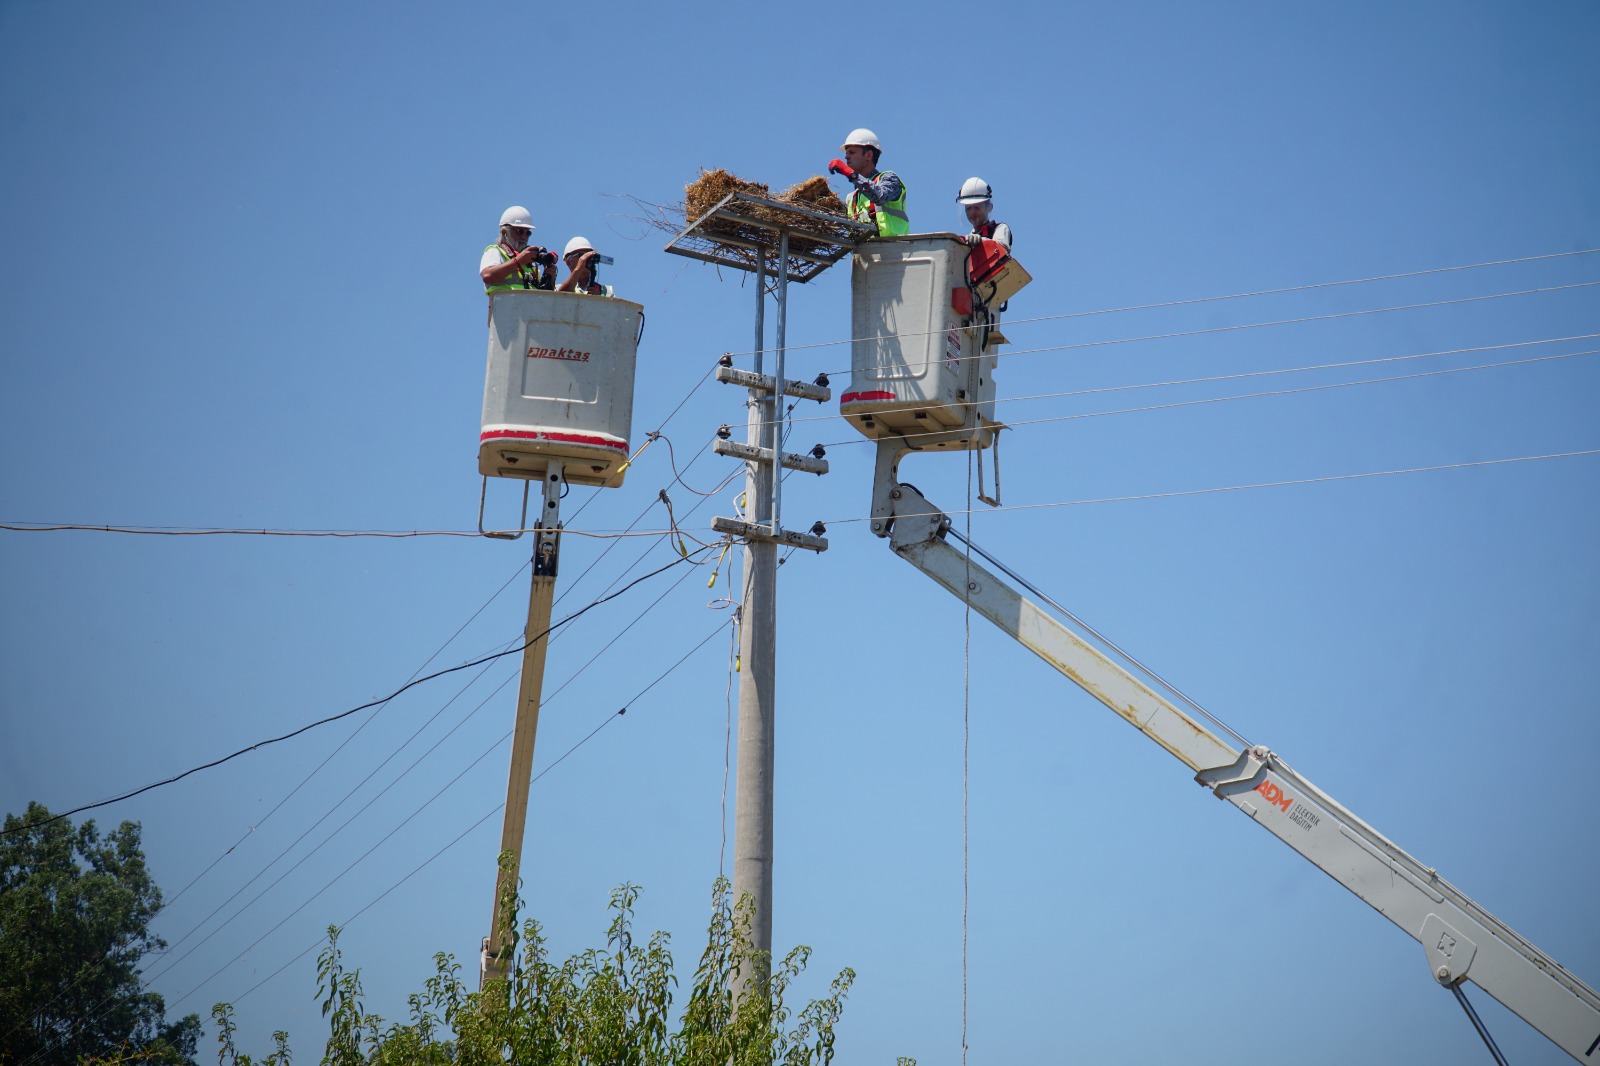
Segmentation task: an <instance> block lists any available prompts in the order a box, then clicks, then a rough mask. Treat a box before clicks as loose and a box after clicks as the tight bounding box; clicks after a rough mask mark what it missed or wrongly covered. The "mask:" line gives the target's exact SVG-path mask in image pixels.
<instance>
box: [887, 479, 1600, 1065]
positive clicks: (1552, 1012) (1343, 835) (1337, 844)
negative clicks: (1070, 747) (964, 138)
mask: <svg viewBox="0 0 1600 1066" xmlns="http://www.w3.org/2000/svg"><path fill="white" fill-rule="evenodd" d="M896 465H897V456H894V455H891V454H888V453H887V451H881V452H880V462H879V484H878V485H877V486H875V491H874V509H873V518H874V522H873V531H874V532H876V533H878V535H880V536H888V537H889V539H890V545H891V547H892V548H893V549H894V551H895V552H896V553H897V554H898V555H900V556H901V557H902V558H904V559H905V560H906V561H908V562H910V563H911V564H912V565H913V566H915V567H916V568H917V569H918V570H921V571H922V572H923V573H924V574H927V575H928V576H929V577H931V578H933V580H934V581H936V582H938V583H939V584H940V585H943V586H944V587H945V588H946V589H948V590H949V591H950V592H951V593H952V594H954V595H955V596H956V597H957V598H959V599H962V600H964V601H966V602H968V603H970V605H971V608H972V610H974V611H976V612H978V613H979V614H981V615H983V616H984V617H986V618H988V619H989V621H991V622H993V623H994V624H995V625H996V626H998V627H999V628H1000V629H1001V630H1002V631H1004V632H1005V633H1007V634H1008V635H1010V636H1011V637H1013V638H1014V639H1016V640H1017V641H1019V642H1020V643H1022V644H1023V645H1024V646H1026V647H1027V648H1028V649H1029V650H1031V651H1032V652H1034V654H1036V655H1038V656H1039V657H1040V658H1041V659H1043V660H1044V661H1045V662H1047V663H1049V664H1050V665H1051V666H1052V667H1054V668H1055V669H1057V670H1059V671H1061V673H1063V674H1065V675H1066V676H1067V677H1068V678H1069V679H1071V680H1072V681H1073V682H1074V683H1075V684H1077V685H1078V686H1079V687H1081V688H1082V689H1084V691H1086V692H1088V693H1089V694H1090V695H1091V696H1093V697H1094V698H1095V699H1097V700H1099V701H1100V702H1101V703H1103V704H1105V706H1107V707H1108V708H1110V709H1111V710H1112V711H1115V712H1116V713H1117V714H1118V715H1119V716H1121V717H1122V718H1123V719H1125V720H1126V721H1127V722H1128V723H1129V724H1131V725H1132V726H1134V728H1136V729H1138V730H1139V731H1140V732H1141V733H1143V734H1144V735H1145V736H1146V737H1148V738H1149V739H1151V740H1153V741H1155V742H1156V743H1157V744H1159V745H1161V747H1163V748H1165V749H1166V750H1167V751H1168V752H1170V753H1171V754H1172V755H1173V756H1175V757H1176V758H1177V759H1178V760H1179V761H1180V762H1182V763H1183V764H1184V765H1185V766H1188V767H1189V769H1190V770H1192V771H1194V773H1195V780H1196V781H1198V782H1199V783H1200V784H1201V785H1204V786H1205V787H1207V788H1209V789H1211V790H1212V792H1213V793H1214V794H1215V795H1216V796H1217V797H1218V798H1220V799H1222V800H1224V801H1226V802H1228V803H1230V804H1232V805H1233V806H1234V807H1237V808H1238V809H1239V810H1240V811H1242V812H1244V813H1245V814H1247V815H1249V817H1250V818H1251V819H1252V820H1253V821H1255V822H1256V823H1257V824H1258V825H1260V826H1261V827H1262V828H1264V829H1266V830H1267V831H1268V832H1270V833H1272V834H1273V835H1274V836H1276V837H1277V838H1278V839H1279V840H1281V841H1283V842H1284V843H1285V844H1287V845H1289V846H1290V847H1291V848H1293V849H1294V850H1295V851H1297V852H1299V853H1300V855H1301V856H1303V857H1304V858H1306V859H1308V860H1310V861H1311V862H1312V863H1313V864H1315V865H1316V866H1317V867H1318V868H1319V869H1321V870H1322V871H1323V872H1324V873H1326V874H1328V876H1330V877H1332V878H1333V879H1334V880H1335V881H1338V882H1339V883H1340V884H1341V885H1344V886H1345V887H1346V888H1348V889H1349V890H1350V891H1351V892H1353V893H1355V895H1357V896H1358V897H1360V898H1361V900H1362V901H1364V902H1365V903H1367V904H1368V905H1369V906H1371V907H1372V908H1373V909H1374V910H1376V911H1377V912H1378V913H1380V914H1382V915H1383V916H1384V917H1385V918H1388V919H1389V920H1390V921H1391V922H1393V923H1394V924H1395V925H1397V926H1399V927H1400V928H1401V929H1403V930H1404V931H1405V932H1406V933H1407V934H1408V935H1410V936H1411V937H1412V939H1414V940H1416V941H1417V942H1418V943H1420V944H1421V945H1422V948H1423V950H1424V952H1425V953H1426V955H1427V960H1428V968H1429V971H1430V973H1431V974H1432V975H1433V977H1434V979H1435V980H1436V981H1438V982H1439V983H1440V984H1441V985H1444V986H1445V987H1447V988H1451V989H1453V990H1456V991H1457V993H1458V995H1459V986H1460V984H1461V982H1463V981H1465V980H1468V979H1470V980H1472V981H1473V982H1474V983H1476V984H1477V985H1478V986H1479V987H1480V988H1482V989H1483V990H1484V991H1485V992H1487V993H1489V994H1490V995H1492V996H1493V997H1494V998H1495V999H1497V1000H1499V1001H1500V1002H1501V1003H1503V1004H1504V1005H1505V1006H1506V1007H1508V1008H1510V1009H1511V1010H1512V1011H1514V1012H1515V1013H1516V1014H1518V1015H1520V1016H1521V1017H1522V1018H1523V1019H1524V1020H1525V1021H1527V1022H1528V1023H1529V1024H1530V1025H1532V1026H1533V1027H1534V1028H1535V1029H1537V1030H1539V1032H1541V1033H1543V1034H1544V1035H1545V1036H1546V1037H1548V1038H1549V1039H1550V1040H1551V1041H1553V1042H1554V1043H1555V1044H1557V1045H1558V1046H1559V1047H1561V1048H1562V1049H1563V1050H1564V1051H1566V1052H1567V1053H1568V1054H1569V1055H1571V1056H1572V1057H1573V1058H1574V1059H1576V1060H1578V1061H1579V1062H1587V1063H1600V996H1596V994H1595V992H1594V990H1593V989H1591V988H1589V986H1588V985H1586V984H1584V983H1583V982H1582V981H1580V980H1578V978H1577V977H1575V976H1573V975H1572V974H1571V973H1569V972H1568V971H1567V970H1565V969H1564V968H1563V967H1562V966H1561V965H1560V964H1559V963H1558V962H1556V961H1555V960H1554V959H1552V958H1551V957H1550V956H1548V955H1546V954H1545V953H1544V952H1542V951H1540V950H1539V949H1538V948H1537V947H1535V946H1534V945H1532V944H1530V943H1529V942H1528V941H1526V940H1524V939H1523V938H1522V937H1521V936H1519V935H1518V934H1517V933H1516V932H1514V931H1513V930H1512V929H1510V928H1509V927H1507V926H1506V925H1505V924H1504V923H1502V922H1501V921H1500V920H1499V919H1497V918H1495V917H1494V916H1493V915H1492V914H1490V913H1489V912H1488V911H1486V910H1484V909H1483V908H1482V907H1480V906H1479V905H1478V904H1477V903H1475V902H1473V901H1472V900H1471V899H1470V898H1469V897H1468V896H1467V895H1466V894H1465V893H1463V892H1461V891H1460V890H1459V889H1457V888H1456V887H1455V886H1453V885H1451V884H1450V883H1449V882H1448V881H1445V880H1444V879H1443V878H1441V877H1439V876H1438V874H1437V873H1436V872H1435V871H1434V870H1433V869H1431V868H1429V867H1426V866H1424V865H1423V864H1422V863H1420V862H1418V861H1417V860H1416V859H1415V858H1413V857H1412V856H1411V855H1409V854H1408V853H1406V852H1405V851H1404V850H1402V849H1401V848H1400V847H1399V846H1398V845H1396V844H1394V843H1392V842H1390V841H1389V840H1388V839H1386V838H1385V837H1384V836H1383V835H1382V834H1380V833H1379V832H1378V831H1377V830H1375V829H1373V828H1372V827H1371V826H1369V825H1367V824H1366V823H1365V822H1363V821H1362V820H1361V819H1360V818H1358V817H1356V816H1355V815H1354V814H1353V813H1352V812H1350V811H1349V810H1348V809H1346V808H1345V807H1344V806H1342V805H1341V804H1339V803H1338V802H1337V801H1336V800H1334V799H1333V798H1332V797H1331V796H1329V795H1328V794H1327V793H1325V792H1323V791H1322V790H1321V789H1319V788H1317V787H1316V786H1315V785H1313V784H1312V783H1311V782H1310V781H1308V780H1306V779H1305V778H1304V777H1302V776H1300V775H1299V774H1298V773H1296V772H1295V771H1294V770H1293V769H1292V768H1290V767H1289V766H1288V765H1286V764H1285V763H1284V762H1283V761H1282V760H1281V759H1279V758H1278V757H1277V756H1276V755H1275V754H1273V753H1272V752H1271V751H1270V750H1268V749H1266V748H1264V747H1252V748H1245V749H1243V750H1241V746H1235V745H1232V744H1230V743H1227V742H1224V741H1223V740H1221V739H1219V738H1218V737H1217V736H1216V735H1215V734H1213V733H1212V732H1211V731H1210V730H1208V729H1207V728H1206V727H1205V726H1204V725H1203V724H1201V723H1200V722H1198V721H1197V720H1195V719H1194V718H1193V717H1191V716H1190V715H1189V714H1187V713H1186V712H1185V711H1183V710H1182V709H1180V708H1179V707H1178V706H1176V705H1175V704H1174V703H1172V702H1170V701H1168V700H1167V699H1165V698H1163V697H1162V696H1160V695H1159V694H1157V693H1156V692H1155V690H1154V689H1152V688H1151V687H1150V686H1148V685H1146V684H1144V683H1143V682H1142V681H1140V680H1138V679H1137V678H1135V677H1134V676H1133V675H1132V674H1130V673H1129V672H1128V671H1126V670H1124V669H1123V668H1122V667H1121V666H1119V665H1118V664H1117V663H1116V662H1114V661H1112V660H1111V658H1109V657H1108V656H1107V655H1106V654H1105V653H1103V652H1101V651H1100V650H1099V649H1098V648H1096V647H1095V646H1094V645H1092V644H1090V643H1089V642H1087V641H1086V640H1084V639H1083V638H1082V637H1080V636H1079V635H1078V634H1076V633H1074V632H1073V631H1072V630H1071V629H1069V628H1068V627H1067V626H1065V625H1064V624H1062V623H1061V622H1060V621H1058V620H1057V619H1056V618H1055V617H1054V616H1053V615H1051V614H1049V613H1047V612H1046V611H1044V610H1043V609H1042V608H1041V607H1039V606H1038V605H1037V604H1035V603H1033V602H1031V601H1030V600H1028V599H1027V598H1025V597H1024V596H1023V595H1022V594H1021V593H1020V592H1018V591H1017V590H1016V589H1015V588H1013V587H1011V586H1010V585H1009V584H1007V583H1006V582H1005V581H1004V580H1003V579H1001V578H999V577H997V576H995V574H994V573H992V572H991V571H990V570H988V569H987V568H985V567H984V566H983V565H981V564H980V563H978V562H975V561H974V560H973V558H972V554H971V553H970V552H963V551H961V550H958V549H957V548H955V547H953V546H952V545H950V544H949V542H948V541H947V539H946V533H947V532H948V531H949V526H950V522H949V519H948V518H947V517H946V516H945V515H943V514H942V513H940V512H939V510H938V509H937V508H935V507H934V506H932V505H931V504H929V503H928V501H927V500H926V499H925V498H924V497H923V496H922V494H921V493H920V492H918V491H917V490H916V489H915V488H913V487H912V486H910V485H905V484H895V483H894V482H893V481H892V474H893V472H894V469H895V466H896ZM885 474H889V475H890V478H885V476H884V475H885ZM968 547H971V545H970V543H969V545H968ZM979 554H982V553H981V552H980V553H979ZM996 565H998V563H997V564H996ZM1463 1004H1464V1005H1465V1001H1464V1000H1463ZM1468 1012H1469V1015H1470V1014H1471V1013H1472V1012H1471V1009H1470V1007H1469V1008H1468ZM1475 1024H1476V1021H1475Z"/></svg>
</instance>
